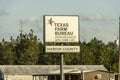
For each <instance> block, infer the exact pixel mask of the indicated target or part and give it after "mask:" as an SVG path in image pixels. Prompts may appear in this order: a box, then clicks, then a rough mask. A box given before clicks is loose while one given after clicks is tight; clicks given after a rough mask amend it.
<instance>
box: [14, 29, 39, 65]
mask: <svg viewBox="0 0 120 80" xmlns="http://www.w3.org/2000/svg"><path fill="white" fill-rule="evenodd" d="M19 37H20V38H19ZM19 37H18V39H16V40H17V41H20V42H18V43H17V44H16V46H15V50H16V60H15V63H16V64H36V63H37V61H38V54H39V53H40V49H39V41H38V39H37V36H34V35H33V31H32V30H31V32H30V33H29V34H20V36H19ZM19 39H20V40H19Z"/></svg>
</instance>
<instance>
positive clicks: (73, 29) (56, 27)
mask: <svg viewBox="0 0 120 80" xmlns="http://www.w3.org/2000/svg"><path fill="white" fill-rule="evenodd" d="M44 19H45V42H54V43H57V42H79V36H78V35H79V27H78V25H79V24H78V16H45V17H44Z"/></svg>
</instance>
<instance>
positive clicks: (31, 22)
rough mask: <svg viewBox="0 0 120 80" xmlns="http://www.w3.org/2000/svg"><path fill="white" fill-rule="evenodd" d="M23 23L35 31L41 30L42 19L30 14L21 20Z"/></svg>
mask: <svg viewBox="0 0 120 80" xmlns="http://www.w3.org/2000/svg"><path fill="white" fill-rule="evenodd" d="M23 24H25V26H27V27H29V29H33V30H34V31H35V32H38V31H43V28H42V27H43V26H42V24H43V21H42V18H41V17H40V16H30V17H28V18H26V19H25V20H23Z"/></svg>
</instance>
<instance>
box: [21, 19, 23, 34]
mask: <svg viewBox="0 0 120 80" xmlns="http://www.w3.org/2000/svg"><path fill="white" fill-rule="evenodd" d="M22 26H23V22H22V19H21V20H20V33H21V34H22V33H23V28H22Z"/></svg>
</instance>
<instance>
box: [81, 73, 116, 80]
mask: <svg viewBox="0 0 120 80" xmlns="http://www.w3.org/2000/svg"><path fill="white" fill-rule="evenodd" d="M97 75H98V76H100V75H101V76H100V77H99V78H97ZM83 76H84V77H83V80H109V78H111V79H112V80H114V74H113V73H109V72H105V71H93V72H86V73H84V75H83Z"/></svg>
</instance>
